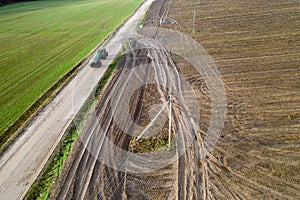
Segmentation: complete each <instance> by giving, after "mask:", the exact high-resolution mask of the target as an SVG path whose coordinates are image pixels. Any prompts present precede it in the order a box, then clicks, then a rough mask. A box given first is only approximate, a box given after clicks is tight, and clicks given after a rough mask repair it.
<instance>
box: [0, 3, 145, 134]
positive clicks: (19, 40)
mask: <svg viewBox="0 0 300 200" xmlns="http://www.w3.org/2000/svg"><path fill="white" fill-rule="evenodd" d="M141 2H142V0H72V1H65V0H44V1H37V2H28V3H19V4H14V5H9V6H4V7H0V27H1V29H0V47H1V48H0V69H1V71H0V77H1V78H0V94H1V97H0V136H1V135H2V134H3V133H4V132H5V130H6V129H7V128H8V127H9V126H11V125H12V124H13V123H14V122H15V121H16V120H17V119H18V118H19V117H20V116H21V115H22V114H23V113H24V112H25V111H26V110H27V109H29V108H30V107H31V106H32V105H33V104H34V103H35V102H36V101H37V100H38V99H39V98H40V97H41V96H42V95H43V94H44V93H45V92H46V91H47V90H48V89H49V88H51V86H53V85H54V84H55V83H56V82H57V81H58V80H59V79H61V78H62V77H63V76H64V75H65V74H66V73H67V72H68V71H70V70H71V69H72V68H73V66H74V65H75V64H76V63H77V62H79V61H80V60H81V59H82V58H83V57H84V56H86V55H87V54H88V53H89V52H90V51H91V50H92V49H93V48H94V47H95V46H96V45H97V44H98V43H99V42H101V41H102V40H103V39H104V38H105V37H106V36H107V35H108V34H110V33H111V32H112V31H113V30H114V29H115V28H116V27H117V26H118V25H120V24H121V23H122V22H123V21H124V19H125V18H126V17H128V16H129V15H130V14H131V13H132V12H133V11H134V10H135V9H136V8H137V7H138V6H139V4H140V3H141Z"/></svg>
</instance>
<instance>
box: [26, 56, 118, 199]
mask: <svg viewBox="0 0 300 200" xmlns="http://www.w3.org/2000/svg"><path fill="white" fill-rule="evenodd" d="M121 57H122V56H118V57H117V58H116V59H115V60H114V61H113V62H112V64H110V66H109V67H108V69H107V70H106V72H105V73H104V75H103V77H102V78H101V80H100V81H99V82H98V84H97V86H96V87H95V89H94V91H95V92H92V93H91V95H90V97H89V98H88V99H87V101H86V102H85V103H84V105H83V106H82V108H81V109H80V111H79V112H78V114H77V115H76V116H75V118H74V120H73V121H72V122H71V124H70V126H69V127H68V129H67V130H66V133H65V134H64V137H63V139H62V141H61V142H60V144H59V145H58V147H57V148H56V150H55V152H56V153H54V154H53V156H52V157H51V158H50V160H49V162H48V164H47V165H46V166H45V168H44V169H43V171H42V172H41V174H40V175H39V177H38V178H37V180H36V181H35V182H34V183H33V184H32V186H31V188H30V189H29V191H28V193H27V194H26V196H25V198H24V199H26V200H27V199H28V200H31V199H39V200H42V199H48V197H49V194H50V189H51V186H52V184H53V183H54V182H55V181H56V180H57V178H58V177H59V176H60V173H61V170H62V168H63V164H64V162H65V160H66V158H67V156H68V155H69V153H70V152H71V149H72V145H73V144H74V142H75V141H76V139H77V137H78V135H79V134H80V133H81V131H82V128H83V127H84V125H85V123H86V120H87V119H86V118H87V115H88V113H89V111H90V109H91V108H92V107H93V105H94V104H95V103H96V102H97V100H98V97H99V96H100V94H101V93H102V91H103V90H104V88H105V86H106V85H107V83H108V82H109V80H110V78H111V77H112V75H113V74H114V72H115V70H116V68H117V66H118V65H119V63H120V60H121ZM75 121H76V123H75ZM75 124H76V125H75Z"/></svg>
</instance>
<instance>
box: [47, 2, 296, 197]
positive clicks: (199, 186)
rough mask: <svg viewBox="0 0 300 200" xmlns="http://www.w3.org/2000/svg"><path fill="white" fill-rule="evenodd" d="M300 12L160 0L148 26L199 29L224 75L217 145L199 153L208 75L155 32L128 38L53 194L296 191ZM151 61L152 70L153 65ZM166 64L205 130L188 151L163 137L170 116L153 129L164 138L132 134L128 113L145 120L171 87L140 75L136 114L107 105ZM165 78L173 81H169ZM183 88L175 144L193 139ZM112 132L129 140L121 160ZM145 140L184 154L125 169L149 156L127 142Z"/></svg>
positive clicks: (207, 110)
mask: <svg viewBox="0 0 300 200" xmlns="http://www.w3.org/2000/svg"><path fill="white" fill-rule="evenodd" d="M299 22H300V3H299V2H298V1H292V0H278V1H266V0H263V1H261V0H254V1H245V0H241V1H233V0H232V1H231V0H229V1H228V0H226V1H225V0H216V1H198V0H197V1H196V0H194V1H183V0H166V1H163V0H157V1H156V2H155V3H154V4H153V5H152V6H151V8H150V10H149V12H148V14H147V16H146V19H145V26H144V28H145V27H153V26H154V27H165V28H171V29H176V30H179V31H180V32H183V33H185V34H187V35H189V36H190V37H192V38H194V39H195V40H196V41H197V42H198V43H200V44H201V45H202V46H203V47H204V48H205V49H206V50H207V51H208V53H209V54H210V55H211V56H212V58H213V59H214V61H215V64H216V66H217V68H218V70H219V72H220V74H221V76H222V79H223V82H224V85H225V90H226V98H227V111H226V118H225V124H224V128H223V130H222V134H221V136H220V138H219V140H218V142H217V144H216V145H215V148H214V149H213V150H212V151H211V152H210V153H209V154H208V155H207V156H206V157H205V158H200V157H199V152H198V151H199V148H200V147H201V145H203V144H202V143H201V141H203V138H205V136H206V132H207V130H208V128H209V122H210V117H211V114H212V113H211V105H212V103H211V102H212V101H213V99H211V96H210V92H209V90H208V86H207V84H206V80H205V78H204V77H203V76H201V75H199V73H197V71H196V70H195V69H194V68H193V66H192V65H191V64H189V63H187V62H186V61H185V60H183V59H182V58H181V57H180V56H177V55H175V54H172V59H171V58H170V54H169V52H167V51H166V49H164V48H162V49H160V50H155V51H154V50H153V49H152V48H149V47H151V46H154V44H152V43H151V41H150V42H149V41H144V44H147V45H146V47H145V46H143V45H142V44H140V43H139V42H138V41H131V42H129V45H128V48H129V50H131V49H139V50H133V51H130V52H129V53H127V54H126V56H125V57H124V58H123V60H122V62H121V63H120V65H119V67H118V70H117V72H116V73H115V75H114V78H113V80H112V81H111V82H110V84H109V86H108V88H107V89H106V91H105V93H104V94H103V95H102V96H101V97H100V100H99V103H98V105H97V107H96V109H95V110H96V111H95V112H96V114H95V116H96V117H94V118H93V117H91V118H90V119H89V122H88V125H87V126H86V128H85V130H84V132H83V133H82V135H81V139H80V140H79V141H78V142H77V143H76V145H75V147H74V148H73V151H72V154H71V156H70V157H69V158H68V162H67V164H66V165H65V167H64V170H63V175H62V177H61V178H60V180H59V181H58V182H57V183H56V184H55V186H54V188H53V189H52V192H51V198H52V199H56V198H63V199H121V198H124V199H255V198H257V199H299V198H300V193H299V191H300V186H299V182H300V152H299V149H300V148H299V146H300V87H299V86H300V65H299V61H300V56H299V55H300V28H299V27H300V26H299V25H300V24H299ZM145 30H146V31H145ZM156 30H158V29H153V30H151V31H147V29H142V30H140V34H142V35H147V36H148V37H155V36H156V34H157V31H156ZM186 51H188V49H187V50H186ZM141 65H142V66H141ZM147 66H148V67H147ZM149 66H151V67H152V68H154V69H155V70H156V71H155V72H154V73H153V72H152V71H151V69H152V68H151V67H150V68H149ZM138 67H140V68H141V67H143V68H142V69H141V71H142V72H143V73H144V74H143V75H140V74H139V75H136V74H134V73H133V74H130V73H129V72H130V70H132V69H134V68H138ZM170 69H173V70H175V71H176V73H178V74H182V75H183V76H184V77H185V78H186V79H187V80H188V81H189V83H190V84H191V85H192V87H193V89H194V91H195V93H196V94H197V99H198V102H197V104H198V107H199V111H200V119H201V120H200V123H199V124H198V126H199V127H200V130H201V133H195V135H194V136H195V137H196V138H198V139H196V140H195V141H194V142H193V145H192V146H191V147H189V148H187V150H186V151H185V153H184V154H183V155H181V154H180V153H179V152H178V149H176V150H174V149H173V150H172V149H171V150H170V151H168V150H166V149H165V147H164V145H165V143H164V141H166V140H167V127H168V126H167V122H168V121H166V123H165V124H164V125H163V128H162V129H161V131H159V133H158V134H157V135H156V137H157V138H158V139H159V140H154V139H153V140H150V139H147V138H146V139H145V140H142V141H141V142H140V143H138V142H136V141H135V137H131V135H128V134H126V133H128V132H129V133H132V132H134V129H135V126H134V125H133V124H132V123H131V121H130V119H131V120H133V121H134V122H135V123H136V124H138V125H143V126H145V125H147V124H148V123H149V122H150V119H151V118H150V116H149V115H148V112H149V110H151V109H152V108H153V106H154V105H157V104H162V103H164V102H165V101H166V100H167V95H168V91H167V89H166V88H161V87H160V86H159V85H153V84H144V85H143V86H141V87H138V89H137V90H135V91H133V92H134V93H133V95H132V96H130V103H129V107H130V109H129V110H130V119H127V118H124V120H123V121H121V123H122V124H121V126H122V125H124V127H125V128H124V127H123V128H120V127H118V126H120V124H118V123H120V122H117V119H116V118H117V117H118V116H114V115H115V114H117V113H118V112H117V111H114V106H111V102H114V99H115V98H117V97H119V98H120V99H121V98H126V97H127V96H128V95H129V94H127V93H126V89H124V88H123V87H122V86H124V85H126V84H125V82H124V80H125V79H127V78H128V79H129V78H131V77H134V76H137V78H138V79H144V80H141V82H144V81H147V80H148V79H150V77H151V76H152V75H154V76H155V77H156V78H161V77H163V74H164V73H165V74H166V75H167V76H168V75H170V74H172V72H170ZM152 73H153V74H152ZM169 84H170V85H171V86H172V85H173V84H176V83H173V82H172V81H170V83H169ZM180 93H182V94H185V91H184V90H182V91H181V90H180V91H178V93H177V94H175V96H174V107H173V112H174V122H173V130H172V131H173V133H172V139H173V140H174V139H175V138H176V140H174V142H175V143H173V144H172V145H175V146H176V147H181V146H180V144H181V143H185V141H186V140H187V139H186V138H185V137H188V136H189V135H192V133H191V132H190V131H191V130H189V129H188V128H187V127H183V129H184V130H185V132H186V133H187V135H179V130H180V127H181V126H184V125H182V124H185V123H188V121H187V116H186V115H185V113H183V112H182V110H181V108H180V99H179V97H178V96H180ZM117 99H118V98H117ZM183 100H184V99H183ZM120 102H121V100H120ZM119 104H120V103H119ZM113 105H114V104H113ZM115 106H116V105H115ZM118 106H119V107H121V108H122V106H124V105H117V106H116V107H118ZM91 116H93V115H91ZM101 129H102V130H103V131H101ZM176 133H178V134H176ZM134 136H137V135H134ZM106 138H109V141H111V142H112V143H113V144H114V145H116V146H118V147H119V148H121V149H124V150H125V153H124V155H121V157H120V160H121V162H120V163H118V162H117V160H118V159H116V158H115V157H117V156H120V155H118V154H116V153H115V152H114V151H110V146H108V144H107V141H106V140H105V139H106ZM157 141H162V142H161V143H159V145H158V147H157V146H155V144H154V143H156V142H157ZM84 144H85V145H84ZM145 144H147V145H148V147H149V145H150V146H151V145H153V146H154V147H155V148H161V150H160V151H161V152H163V153H164V155H167V154H168V156H169V154H170V155H173V154H174V155H175V156H176V155H178V157H179V158H178V159H176V160H175V161H174V162H170V163H169V164H168V165H167V166H163V167H161V168H160V169H156V170H152V171H151V172H141V173H134V172H132V171H127V172H124V171H126V170H121V169H123V165H124V166H126V165H127V167H129V168H130V167H133V169H139V167H141V166H143V163H139V161H136V163H135V162H134V161H135V160H132V158H131V157H130V156H129V155H127V154H126V152H127V151H128V150H130V151H132V152H146V151H149V149H150V150H153V149H151V148H148V147H147V148H145V146H143V145H145ZM129 147H130V148H129ZM90 149H93V151H92V153H91V152H90ZM103 152H105V153H103ZM166 152H168V153H166ZM101 156H108V158H111V159H109V160H111V162H112V163H110V165H105V164H102V163H101V162H100V161H99V160H101ZM122 156H123V157H122ZM150 157H151V156H150ZM97 158H98V159H97ZM99 158H100V159H99ZM114 162H115V163H114ZM148 164H149V165H147V167H149V168H150V169H151V168H152V167H153V169H154V168H155V167H154V166H155V164H156V163H155V161H153V162H150V163H148ZM109 166H110V167H109ZM111 166H114V167H116V166H117V168H118V169H119V170H116V169H113V168H111ZM125 168H126V167H125ZM136 172H138V171H136Z"/></svg>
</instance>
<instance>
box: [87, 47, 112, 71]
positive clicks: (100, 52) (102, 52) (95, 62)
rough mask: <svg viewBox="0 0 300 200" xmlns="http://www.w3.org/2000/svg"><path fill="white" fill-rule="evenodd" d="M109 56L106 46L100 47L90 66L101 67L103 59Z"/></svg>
mask: <svg viewBox="0 0 300 200" xmlns="http://www.w3.org/2000/svg"><path fill="white" fill-rule="evenodd" d="M107 56H108V52H107V51H106V49H105V48H100V49H98V50H97V51H96V53H95V55H94V56H93V58H92V59H91V61H90V66H91V67H100V66H101V59H105V58H106V57H107Z"/></svg>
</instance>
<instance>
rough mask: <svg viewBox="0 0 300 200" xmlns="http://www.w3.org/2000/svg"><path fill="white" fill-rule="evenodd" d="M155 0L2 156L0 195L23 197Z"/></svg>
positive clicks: (131, 21)
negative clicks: (98, 65)
mask: <svg viewBox="0 0 300 200" xmlns="http://www.w3.org/2000/svg"><path fill="white" fill-rule="evenodd" d="M152 1H153V0H148V1H146V2H144V4H143V5H142V6H141V7H140V8H139V9H138V10H137V11H136V13H135V14H134V15H133V16H132V17H131V18H130V19H129V20H128V21H127V22H126V23H125V24H124V25H123V26H122V27H121V28H120V29H119V30H118V31H117V32H116V33H115V34H114V35H113V36H112V37H111V39H109V40H108V41H107V42H106V43H105V47H106V49H107V50H108V52H109V56H108V58H107V59H106V60H104V61H103V62H102V66H101V68H97V69H96V68H90V67H88V66H87V67H85V68H83V69H82V70H81V71H80V72H79V73H78V75H77V76H76V77H75V78H74V80H72V81H71V82H70V83H69V84H68V85H67V86H66V87H65V88H64V89H63V90H62V91H61V92H60V93H59V94H58V95H57V97H56V98H55V99H54V100H53V101H52V102H51V103H50V104H49V105H48V106H47V107H46V108H45V109H43V110H42V111H41V113H39V115H38V116H37V117H35V119H34V120H33V121H32V122H31V123H30V125H29V126H28V127H27V128H26V129H25V130H24V132H23V133H22V135H21V136H20V137H19V138H18V139H17V140H16V141H15V142H14V144H12V145H11V146H10V148H9V149H8V150H7V151H6V152H5V153H4V154H3V155H2V156H1V158H0V177H1V178H0V199H22V197H23V196H24V195H25V194H26V192H27V190H28V189H29V187H30V185H31V184H32V183H33V182H34V180H35V179H36V178H37V176H38V174H39V173H40V171H41V170H42V168H43V166H44V165H45V163H46V162H47V160H48V159H49V157H50V156H51V154H52V152H53V150H54V149H55V147H56V145H57V144H58V142H59V141H60V139H61V137H62V135H63V133H64V131H65V130H66V128H67V127H68V125H69V124H70V122H71V120H72V118H73V117H74V115H75V114H76V113H77V112H78V110H79V109H80V107H81V106H82V104H83V103H84V101H85V100H86V98H87V97H88V96H89V95H90V93H91V92H92V90H93V88H94V87H95V86H96V84H97V83H98V81H99V80H100V78H101V76H102V75H103V73H104V72H105V70H106V69H107V67H108V66H109V64H110V63H111V62H112V60H113V59H114V56H115V55H117V53H118V52H119V50H120V49H121V47H122V37H124V35H126V34H130V33H131V32H132V31H133V30H134V29H135V27H136V25H137V24H138V22H139V20H140V19H141V17H142V16H143V15H144V13H145V12H146V10H147V8H148V7H149V5H150V4H151V2H152Z"/></svg>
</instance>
